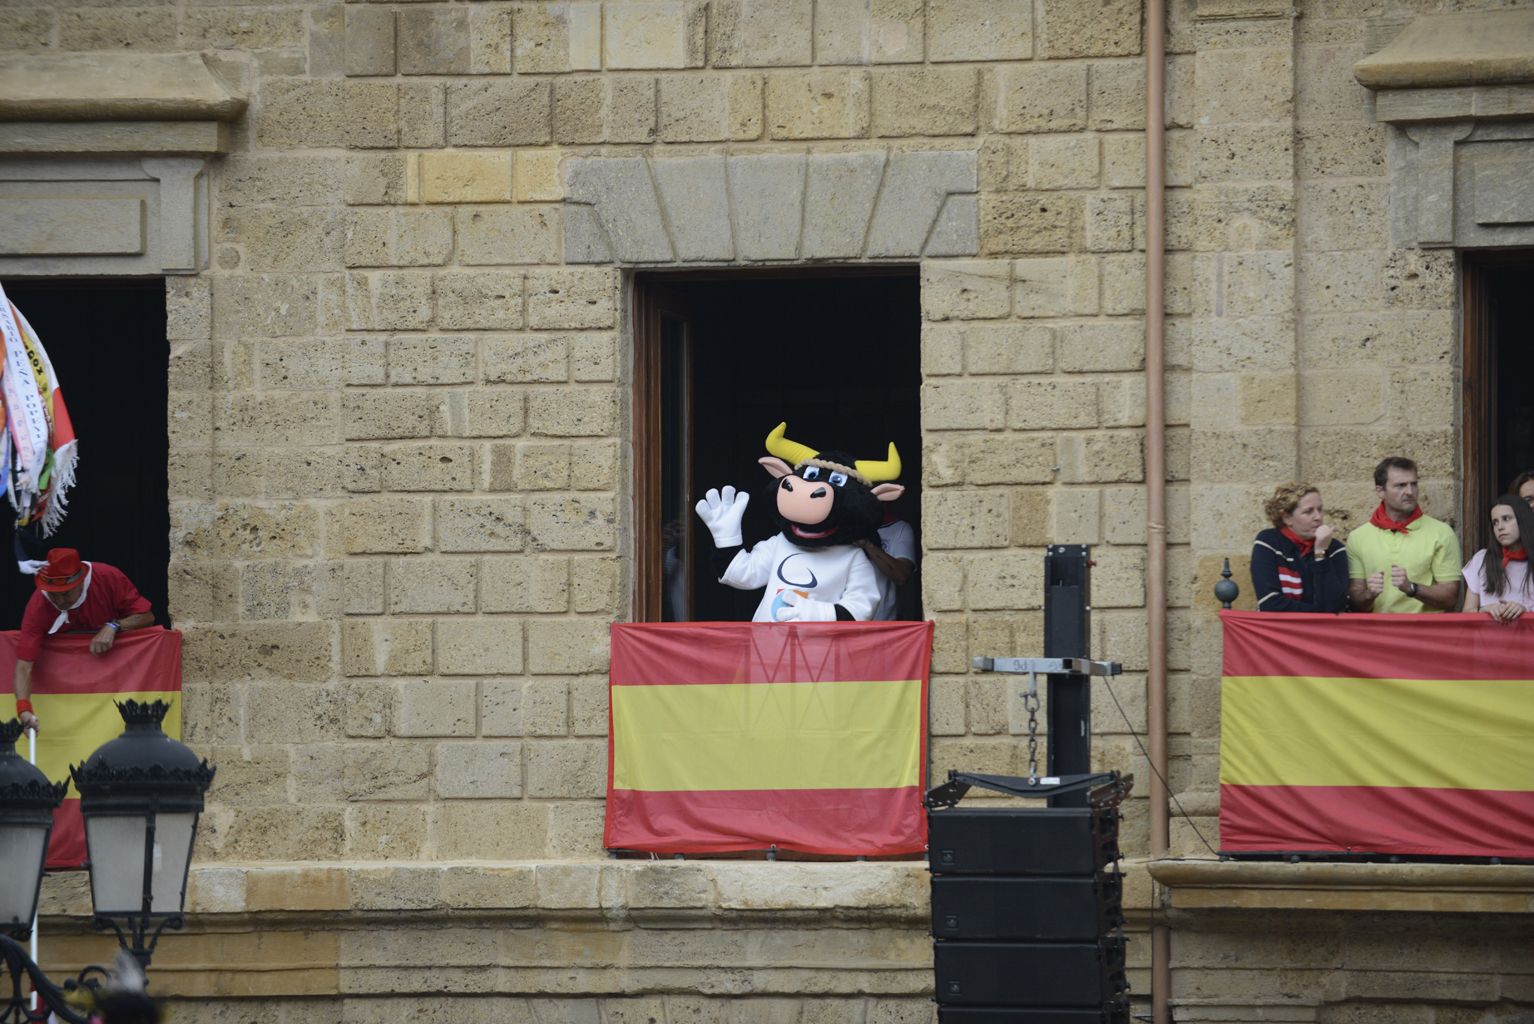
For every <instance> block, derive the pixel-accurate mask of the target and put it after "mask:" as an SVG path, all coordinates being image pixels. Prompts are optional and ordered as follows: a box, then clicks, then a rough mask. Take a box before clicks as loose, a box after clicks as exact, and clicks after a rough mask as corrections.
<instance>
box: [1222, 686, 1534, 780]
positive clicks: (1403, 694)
mask: <svg viewBox="0 0 1534 1024" xmlns="http://www.w3.org/2000/svg"><path fill="white" fill-rule="evenodd" d="M1220 685H1221V689H1222V693H1221V698H1220V704H1221V714H1220V781H1221V782H1223V783H1226V784H1230V785H1246V786H1407V787H1424V786H1426V787H1441V788H1449V789H1484V790H1534V757H1531V756H1530V751H1531V750H1534V681H1527V680H1484V679H1483V680H1462V679H1452V680H1435V679H1427V680H1424V679H1314V678H1309V677H1304V676H1227V677H1225V678H1224V679H1223V680H1221V684H1220Z"/></svg>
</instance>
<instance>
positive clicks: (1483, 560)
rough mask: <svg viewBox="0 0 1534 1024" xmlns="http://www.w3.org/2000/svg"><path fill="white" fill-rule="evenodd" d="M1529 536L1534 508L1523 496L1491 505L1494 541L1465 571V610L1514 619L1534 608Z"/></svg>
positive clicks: (1533, 535) (1507, 496)
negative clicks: (1530, 574) (1527, 543)
mask: <svg viewBox="0 0 1534 1024" xmlns="http://www.w3.org/2000/svg"><path fill="white" fill-rule="evenodd" d="M1525 537H1528V538H1531V539H1534V509H1531V508H1530V507H1529V506H1528V504H1526V503H1525V502H1524V501H1523V500H1522V499H1520V498H1517V497H1514V496H1513V495H1510V494H1504V495H1502V497H1500V498H1498V499H1497V500H1496V501H1495V502H1493V503H1492V506H1491V538H1492V539H1491V543H1490V544H1489V545H1487V546H1486V547H1484V548H1482V549H1481V550H1480V551H1477V552H1476V553H1475V557H1474V558H1472V559H1470V561H1469V562H1466V563H1465V568H1464V571H1463V572H1462V573H1461V575H1463V576H1464V577H1465V585H1466V594H1465V611H1467V612H1485V613H1486V614H1488V615H1490V616H1491V617H1492V618H1494V619H1496V620H1497V621H1499V622H1512V621H1513V620H1514V619H1516V618H1518V616H1520V615H1522V614H1523V613H1524V612H1526V611H1528V610H1529V609H1530V608H1534V588H1531V586H1530V580H1529V562H1528V557H1529V556H1528V551H1527V550H1526V549H1525V547H1524V538H1525Z"/></svg>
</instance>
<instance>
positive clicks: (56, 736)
mask: <svg viewBox="0 0 1534 1024" xmlns="http://www.w3.org/2000/svg"><path fill="white" fill-rule="evenodd" d="M119 700H136V701H138V702H139V703H141V704H143V703H148V702H150V701H156V700H163V701H165V702H166V703H168V704H169V705H170V710H169V711H167V712H166V713H165V721H164V722H163V723H162V724H161V728H162V729H163V730H164V731H165V735H167V736H169V737H171V738H172V739H177V738H179V737H180V736H181V693H180V691H178V690H172V691H161V692H148V693H143V692H135V693H34V694H32V707H33V709H34V710H35V711H36V712H37V720H38V722H39V723H41V729H40V730H39V732H38V734H37V767H38V770H39V771H41V772H42V773H43V774H44V775H46V776H48V778H49V779H51V780H52V781H54V782H62V781H64V780H65V779H68V778H69V766H70V765H72V764H73V765H77V764H81V763H83V762H84V761H85V759H86V758H88V757H90V756H91V754H92V752H94V751H95V749H96V748H97V747H99V746H101V745H102V744H103V743H105V742H107V741H108V740H115V739H116V738H117V737H119V736H121V735H122V732H123V720H122V715H121V714H120V713H119V712H118V710H117V705H116V704H115V703H114V701H119ZM15 717H16V698H15V696H13V695H12V694H9V693H7V694H3V695H0V721H6V720H8V719H12V718H15ZM16 752H17V753H18V754H20V755H21V756H22V758H23V759H25V758H26V756H27V738H26V737H25V736H22V738H21V739H20V740H18V741H17V742H16ZM79 795H80V794H79V793H78V792H76V790H75V784H74V783H73V782H70V784H69V793H68V794H67V798H68V799H75V798H78V797H79Z"/></svg>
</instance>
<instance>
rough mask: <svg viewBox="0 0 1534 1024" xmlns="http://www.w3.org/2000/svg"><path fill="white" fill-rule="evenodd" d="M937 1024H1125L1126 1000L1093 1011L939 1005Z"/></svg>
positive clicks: (1126, 1019) (1057, 1008) (1065, 1008)
mask: <svg viewBox="0 0 1534 1024" xmlns="http://www.w3.org/2000/svg"><path fill="white" fill-rule="evenodd" d="M937 1020H938V1024H1129V1001H1128V1000H1125V999H1121V1000H1119V1001H1118V1002H1116V1003H1113V1004H1111V1005H1108V1006H1103V1007H1099V1008H1097V1009H1093V1010H1084V1009H1079V1008H1069V1007H1055V1008H1050V1007H1044V1008H1042V1009H1041V1008H1038V1007H1033V1008H1031V1009H1023V1008H1021V1007H1011V1006H939V1007H938V1008H937Z"/></svg>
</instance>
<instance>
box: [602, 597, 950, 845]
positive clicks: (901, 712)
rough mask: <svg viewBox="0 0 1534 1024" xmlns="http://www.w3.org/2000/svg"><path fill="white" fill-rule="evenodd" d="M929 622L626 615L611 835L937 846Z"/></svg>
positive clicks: (674, 841)
mask: <svg viewBox="0 0 1534 1024" xmlns="http://www.w3.org/2000/svg"><path fill="white" fill-rule="evenodd" d="M931 656H932V624H931V623H930V622H844V623H808V624H804V625H789V624H781V623H733V622H706V623H682V622H678V623H648V624H625V623H620V624H617V625H614V626H613V629H612V669H611V686H610V688H609V695H610V698H611V701H610V704H609V707H610V715H611V725H610V729H609V737H610V739H609V746H608V786H607V828H606V834H605V843H606V846H607V847H608V848H609V849H624V850H637V851H643V852H650V853H724V852H730V851H747V850H766V849H769V848H771V847H774V846H776V847H777V848H778V849H780V850H793V851H798V852H801V853H817V854H831V855H840V856H875V855H890V854H911V853H920V852H922V851H923V850H924V849H925V848H926V840H927V827H926V815H925V814H924V813H923V811H922V804H921V798H922V786H923V782H924V781H925V777H926V763H927V678H928V666H929V663H930V660H931Z"/></svg>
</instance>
